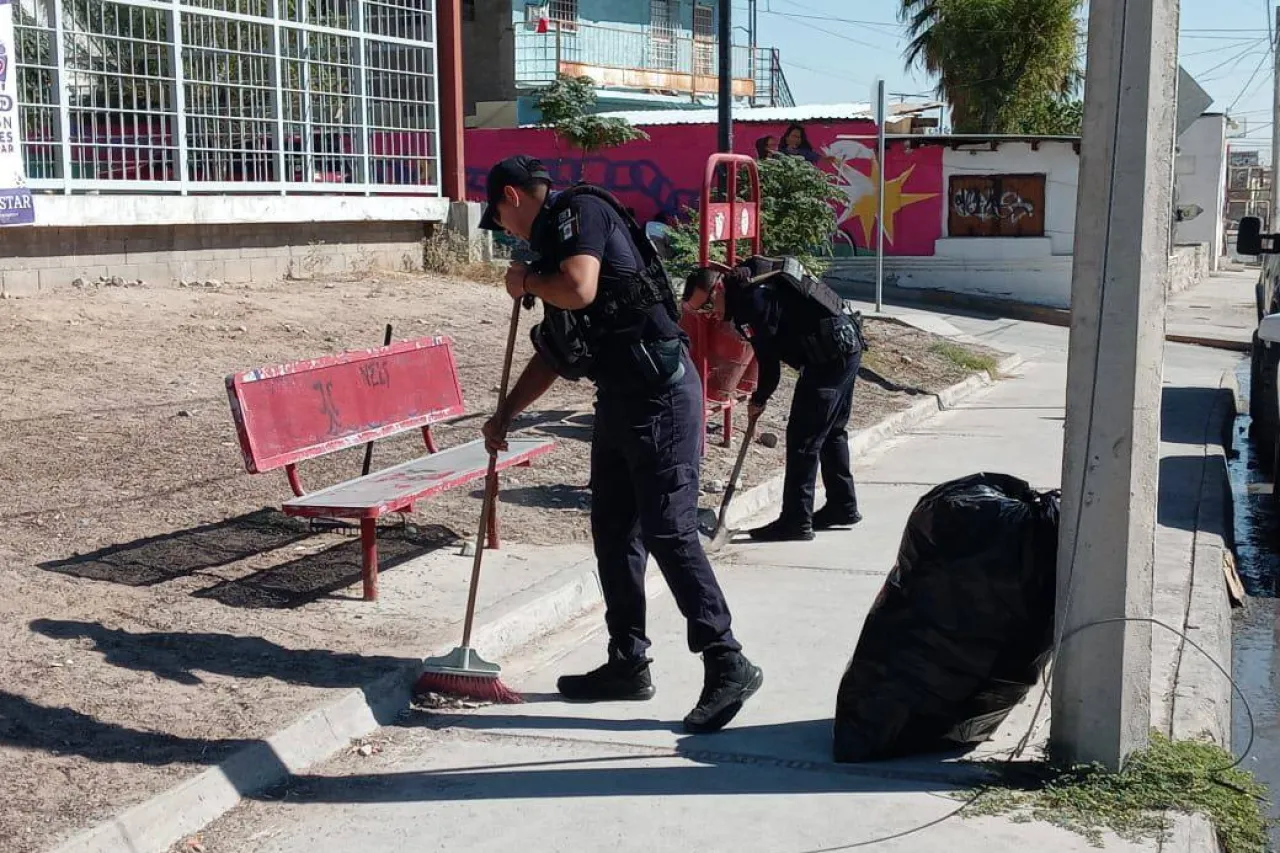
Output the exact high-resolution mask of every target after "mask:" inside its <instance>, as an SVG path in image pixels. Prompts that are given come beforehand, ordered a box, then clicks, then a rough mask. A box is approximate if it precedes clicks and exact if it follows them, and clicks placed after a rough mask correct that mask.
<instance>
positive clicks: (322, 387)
mask: <svg viewBox="0 0 1280 853" xmlns="http://www.w3.org/2000/svg"><path fill="white" fill-rule="evenodd" d="M311 387H312V389H314V390H315V391H316V392H317V393H319V395H320V413H321V414H323V415H325V416H327V417H328V418H329V426H328V430H327V431H328V434H329V435H337V434H338V433H340V432H341V431H342V415H341V413H340V412H339V411H338V406H337V404H336V403H334V402H333V383H332V382H314V383H312V385H311Z"/></svg>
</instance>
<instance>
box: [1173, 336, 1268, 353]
mask: <svg viewBox="0 0 1280 853" xmlns="http://www.w3.org/2000/svg"><path fill="white" fill-rule="evenodd" d="M1164 339H1165V340H1166V341H1168V342H1169V343H1171V344H1191V345H1192V346H1198V347H1208V348H1209V349H1222V350H1229V351H1230V352H1249V351H1251V350H1252V349H1253V344H1251V343H1250V342H1249V341H1234V340H1231V339H1230V338H1216V337H1213V336H1212V335H1183V334H1179V333H1176V332H1168V333H1166V334H1165V336H1164Z"/></svg>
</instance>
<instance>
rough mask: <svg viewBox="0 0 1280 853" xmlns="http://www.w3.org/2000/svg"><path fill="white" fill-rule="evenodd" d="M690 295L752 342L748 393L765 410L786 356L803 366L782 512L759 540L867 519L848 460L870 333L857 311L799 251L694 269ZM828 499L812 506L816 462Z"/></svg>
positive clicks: (802, 535) (755, 409) (694, 304)
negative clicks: (730, 266)
mask: <svg viewBox="0 0 1280 853" xmlns="http://www.w3.org/2000/svg"><path fill="white" fill-rule="evenodd" d="M684 299H685V302H686V303H687V304H688V305H689V307H690V308H692V309H693V310H696V311H704V312H708V313H711V314H713V315H715V316H716V317H717V318H719V319H728V320H730V321H731V322H733V324H734V325H735V326H736V327H737V329H738V331H739V333H740V334H741V335H742V336H743V337H744V338H746V339H747V340H748V341H749V342H750V343H751V346H752V349H753V350H754V351H755V355H756V360H757V361H758V363H759V366H760V379H759V383H758V385H757V386H756V391H755V393H754V394H753V395H752V397H751V400H750V403H749V413H750V415H751V416H752V417H758V416H759V415H760V413H761V412H763V411H764V408H765V406H766V405H767V404H768V402H769V399H770V398H771V397H772V396H773V393H774V391H776V390H777V388H778V382H779V380H780V379H781V376H782V365H783V364H784V363H785V364H787V365H789V366H791V367H793V368H795V369H796V370H798V371H800V378H799V380H798V381H797V382H796V389H795V395H794V396H793V397H792V400H791V415H790V418H789V419H788V421H787V468H786V474H785V477H784V481H783V493H782V513H781V515H780V516H779V517H778V519H777V520H776V521H774V522H772V523H770V524H767V525H765V526H764V527H759V528H756V529H755V530H752V531H750V536H751V538H752V539H755V540H757V541H762V542H782V541H805V540H810V539H813V538H814V530H815V529H817V530H826V529H830V528H833V527H842V526H850V525H854V524H857V523H858V522H859V521H861V520H862V515H861V514H860V513H859V512H858V495H857V491H856V489H855V487H854V482H853V473H852V471H851V469H850V461H849V434H848V431H847V427H848V423H849V415H850V413H851V411H852V408H853V385H854V382H855V380H856V379H857V377H858V368H859V367H860V366H861V364H862V350H863V348H864V347H865V340H864V338H863V336H862V325H861V321H860V319H859V318H858V317H857V315H853V314H851V313H849V312H848V310H847V308H846V303H845V302H844V300H842V299H841V298H840V297H839V296H838V295H836V293H835V292H834V291H832V290H831V289H830V288H829V287H827V286H826V285H825V284H823V283H822V282H820V281H818V280H817V279H815V278H814V277H813V276H811V275H810V274H809V273H808V272H807V271H806V270H805V269H804V267H803V266H801V265H800V264H799V262H797V261H796V260H795V259H794V258H784V259H782V260H773V259H770V258H762V257H753V258H750V259H749V260H748V261H746V262H745V263H744V264H741V265H739V266H738V267H737V268H736V269H734V270H733V271H731V272H729V273H725V274H722V273H720V272H717V271H714V270H709V269H704V270H698V271H695V272H694V273H693V274H692V275H690V276H689V278H688V280H687V281H686V283H685V292H684ZM819 469H821V471H822V483H823V485H824V486H825V487H826V492H827V502H826V505H825V506H823V507H822V509H820V510H818V511H817V512H814V508H813V503H814V489H815V484H816V481H817V476H818V471H819Z"/></svg>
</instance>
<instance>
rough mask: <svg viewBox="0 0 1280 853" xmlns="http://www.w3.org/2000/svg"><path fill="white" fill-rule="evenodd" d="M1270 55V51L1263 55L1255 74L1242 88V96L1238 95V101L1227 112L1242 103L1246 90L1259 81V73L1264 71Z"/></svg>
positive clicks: (1232, 103) (1250, 76)
mask: <svg viewBox="0 0 1280 853" xmlns="http://www.w3.org/2000/svg"><path fill="white" fill-rule="evenodd" d="M1270 55H1271V53H1270V51H1268V52H1265V53H1263V54H1262V59H1260V60H1258V64H1257V66H1255V67H1254V69H1253V74H1251V75H1249V79H1248V80H1247V81H1246V82H1245V84H1244V86H1242V87H1241V88H1240V94H1238V95H1236V99H1235V100H1234V101H1232V102H1231V106H1229V107H1227V112H1231V111H1232V110H1233V109H1235V108H1236V104H1238V103H1240V99H1241V98H1243V97H1244V93H1245V90H1246V89H1248V88H1249V87H1250V86H1252V85H1253V81H1254V80H1255V79H1257V76H1258V72H1259V71H1261V70H1262V66H1263V64H1264V63H1266V61H1267V57H1268V56H1270Z"/></svg>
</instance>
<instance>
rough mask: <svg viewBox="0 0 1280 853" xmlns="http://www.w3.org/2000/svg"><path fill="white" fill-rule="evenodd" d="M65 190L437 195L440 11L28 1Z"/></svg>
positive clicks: (59, 186) (27, 92) (58, 178)
mask: <svg viewBox="0 0 1280 853" xmlns="http://www.w3.org/2000/svg"><path fill="white" fill-rule="evenodd" d="M14 28H15V35H16V39H15V40H16V41H17V57H16V60H17V61H16V71H17V83H18V97H19V118H20V124H21V141H22V155H23V161H24V163H25V165H26V172H27V178H28V183H29V184H30V185H31V187H32V188H34V189H43V190H56V191H61V192H67V193H71V192H87V191H97V192H112V191H117V192H182V193H237V192H243V193H295V192H320V193H362V194H370V193H387V194H409V193H412V194H430V195H436V194H438V193H439V153H438V152H439V147H438V138H439V137H438V120H439V119H438V112H437V109H436V105H437V103H438V93H437V86H436V51H435V0H364V2H359V0H122V1H121V2H112V0H16V3H15V7H14Z"/></svg>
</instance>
